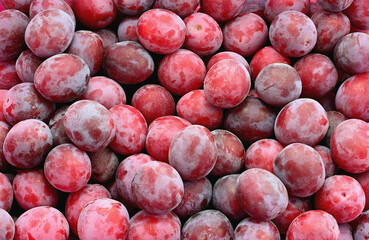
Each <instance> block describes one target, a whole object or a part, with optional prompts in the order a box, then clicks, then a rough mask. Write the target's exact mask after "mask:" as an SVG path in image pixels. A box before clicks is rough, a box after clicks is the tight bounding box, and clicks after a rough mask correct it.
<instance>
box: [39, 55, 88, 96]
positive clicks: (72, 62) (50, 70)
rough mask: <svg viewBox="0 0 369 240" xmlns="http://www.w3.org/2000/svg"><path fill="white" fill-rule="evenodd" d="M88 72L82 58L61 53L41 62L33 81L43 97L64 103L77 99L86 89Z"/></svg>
mask: <svg viewBox="0 0 369 240" xmlns="http://www.w3.org/2000/svg"><path fill="white" fill-rule="evenodd" d="M90 73H91V72H90V69H89V67H88V65H87V64H86V62H85V61H84V60H83V59H82V58H80V57H78V56H76V55H73V54H66V53H63V54H57V55H54V56H52V57H50V58H48V59H47V60H45V61H44V62H43V63H41V65H40V66H39V67H38V68H37V70H36V72H35V75H34V78H33V82H34V84H35V87H36V89H37V91H38V92H39V93H40V94H41V95H42V96H43V97H44V98H46V99H47V100H49V101H53V102H58V103H64V102H69V101H72V100H75V99H77V98H78V97H80V96H81V95H82V94H83V93H84V92H85V91H86V89H87V84H88V81H89V79H90Z"/></svg>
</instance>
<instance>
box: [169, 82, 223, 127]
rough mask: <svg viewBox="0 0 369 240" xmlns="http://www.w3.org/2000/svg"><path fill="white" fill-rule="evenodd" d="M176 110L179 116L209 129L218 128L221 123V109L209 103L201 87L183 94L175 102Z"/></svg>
mask: <svg viewBox="0 0 369 240" xmlns="http://www.w3.org/2000/svg"><path fill="white" fill-rule="evenodd" d="M176 110H177V115H178V116H179V117H181V118H184V119H186V120H187V121H189V122H190V123H192V124H198V125H202V126H204V127H206V128H208V129H209V130H213V129H215V128H218V127H220V125H222V123H223V110H222V109H220V108H217V107H214V106H213V105H211V104H210V103H209V101H208V100H207V99H206V96H205V91H204V90H202V89H199V90H193V91H190V92H188V93H186V94H185V95H183V96H182V97H181V98H180V99H179V100H178V102H177V105H176Z"/></svg>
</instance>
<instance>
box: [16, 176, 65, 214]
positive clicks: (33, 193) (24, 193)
mask: <svg viewBox="0 0 369 240" xmlns="http://www.w3.org/2000/svg"><path fill="white" fill-rule="evenodd" d="M13 190H14V197H15V200H17V203H18V204H19V205H20V206H21V207H22V208H23V209H24V210H29V209H31V208H34V207H39V206H50V207H56V204H57V203H58V200H59V192H58V191H57V190H56V189H55V188H54V187H53V186H51V185H50V183H49V182H48V181H47V180H46V178H45V175H44V173H43V171H42V170H30V171H24V172H20V173H18V174H17V175H15V178H14V180H13Z"/></svg>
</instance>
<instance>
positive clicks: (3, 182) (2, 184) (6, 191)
mask: <svg viewBox="0 0 369 240" xmlns="http://www.w3.org/2000/svg"><path fill="white" fill-rule="evenodd" d="M0 190H1V191H0V209H4V210H5V211H7V212H9V211H10V208H11V207H12V204H13V199H14V194H13V187H12V184H11V183H10V181H9V179H8V178H7V177H6V175H4V174H3V173H1V172H0Z"/></svg>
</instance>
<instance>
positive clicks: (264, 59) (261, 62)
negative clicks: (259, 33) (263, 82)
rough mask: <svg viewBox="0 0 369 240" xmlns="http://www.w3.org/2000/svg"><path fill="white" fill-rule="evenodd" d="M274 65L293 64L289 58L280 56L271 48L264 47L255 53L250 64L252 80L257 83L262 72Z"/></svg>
mask: <svg viewBox="0 0 369 240" xmlns="http://www.w3.org/2000/svg"><path fill="white" fill-rule="evenodd" d="M272 63H284V64H288V65H290V64H291V61H290V59H289V58H288V57H286V56H283V55H282V54H280V53H279V52H278V51H277V50H275V48H273V47H271V46H267V47H263V48H262V49H260V50H259V51H257V52H256V53H255V55H254V56H253V57H252V59H251V62H250V70H251V78H252V80H254V81H255V79H256V77H257V76H258V75H259V73H260V71H261V70H263V68H265V67H266V66H268V65H270V64H272Z"/></svg>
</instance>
